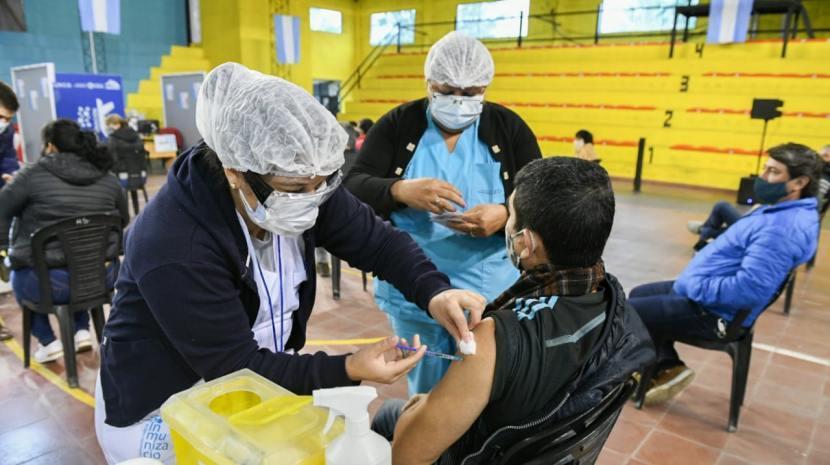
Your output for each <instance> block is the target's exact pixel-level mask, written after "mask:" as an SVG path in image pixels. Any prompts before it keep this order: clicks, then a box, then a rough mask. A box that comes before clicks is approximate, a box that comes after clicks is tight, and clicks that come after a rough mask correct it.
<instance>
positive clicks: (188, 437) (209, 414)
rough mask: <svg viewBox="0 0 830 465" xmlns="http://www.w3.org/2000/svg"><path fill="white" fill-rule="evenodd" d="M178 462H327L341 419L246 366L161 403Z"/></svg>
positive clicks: (278, 464) (186, 464) (184, 464)
mask: <svg viewBox="0 0 830 465" xmlns="http://www.w3.org/2000/svg"><path fill="white" fill-rule="evenodd" d="M161 417H162V418H163V419H164V421H165V423H167V424H168V425H169V427H170V432H171V435H172V437H173V447H174V449H175V452H176V462H177V464H178V465H324V464H325V450H326V446H327V445H328V443H329V442H331V441H332V440H333V439H335V438H336V437H337V436H338V435H340V433H342V432H343V422H342V420H340V419H338V420H337V422H336V423H335V425H334V427H333V428H332V429H331V430H330V431H329V432H328V434H326V435H325V436H324V435H323V427H324V426H325V424H326V419H327V418H328V410H326V409H322V408H318V407H314V406H313V405H312V403H311V396H297V395H295V394H293V393H291V392H290V391H288V390H286V389H284V388H282V387H280V386H278V385H277V384H275V383H273V382H271V381H269V380H267V379H265V378H263V377H262V376H259V375H258V374H256V373H254V372H253V371H251V370H247V369H245V370H240V371H237V372H236V373H231V374H229V375H227V376H223V377H221V378H218V379H215V380H213V381H211V382H209V383H205V384H199V385H197V386H194V387H192V388H190V389H188V390H187V391H183V392H180V393H178V394H175V395H173V396H171V397H170V399H168V400H167V402H165V403H164V405H162V407H161Z"/></svg>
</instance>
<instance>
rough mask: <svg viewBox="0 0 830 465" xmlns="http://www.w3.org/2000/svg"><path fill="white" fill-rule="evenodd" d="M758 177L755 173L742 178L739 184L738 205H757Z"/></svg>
mask: <svg viewBox="0 0 830 465" xmlns="http://www.w3.org/2000/svg"><path fill="white" fill-rule="evenodd" d="M757 177H758V176H755V175H754V174H753V175H750V176H744V177H742V178H741V183H740V184H739V185H738V205H755V178H757Z"/></svg>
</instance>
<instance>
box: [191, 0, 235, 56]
mask: <svg viewBox="0 0 830 465" xmlns="http://www.w3.org/2000/svg"><path fill="white" fill-rule="evenodd" d="M201 17H202V49H203V50H204V51H205V58H207V59H208V61H210V65H211V67H214V66H216V65H219V64H222V63H224V62H226V61H238V60H239V57H240V55H241V53H240V48H239V46H240V42H239V39H238V38H239V8H238V3H237V2H235V1H233V0H202V2H201Z"/></svg>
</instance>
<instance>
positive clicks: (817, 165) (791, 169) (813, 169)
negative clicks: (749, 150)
mask: <svg viewBox="0 0 830 465" xmlns="http://www.w3.org/2000/svg"><path fill="white" fill-rule="evenodd" d="M767 153H768V154H769V156H770V158H772V159H773V160H775V161H778V162H781V163H783V164H784V165H786V166H787V173H788V174H789V175H790V179H795V178H797V177H799V176H807V178H808V179H809V180H810V183H809V184H807V186H805V187H804V189H802V190H801V198H802V199H803V198H805V197H815V196H816V195H818V188H819V185H818V179H819V177H820V176H821V168H822V162H821V158H820V157H819V156H818V154H817V153H816V152H815V151H814V150H813V149H811V148H810V147H807V146H806V145H801V144H796V143H795V142H788V143H786V144H781V145H776V146H775V147H773V148H771V149H769V150H767Z"/></svg>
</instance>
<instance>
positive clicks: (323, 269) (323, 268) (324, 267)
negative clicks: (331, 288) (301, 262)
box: [317, 263, 331, 278]
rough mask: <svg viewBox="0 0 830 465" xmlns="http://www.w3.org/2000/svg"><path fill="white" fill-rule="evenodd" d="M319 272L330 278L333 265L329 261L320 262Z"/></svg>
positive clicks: (318, 265) (321, 275)
mask: <svg viewBox="0 0 830 465" xmlns="http://www.w3.org/2000/svg"><path fill="white" fill-rule="evenodd" d="M317 273H319V274H320V277H322V278H328V277H329V276H331V267H330V266H329V264H328V263H318V264H317Z"/></svg>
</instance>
